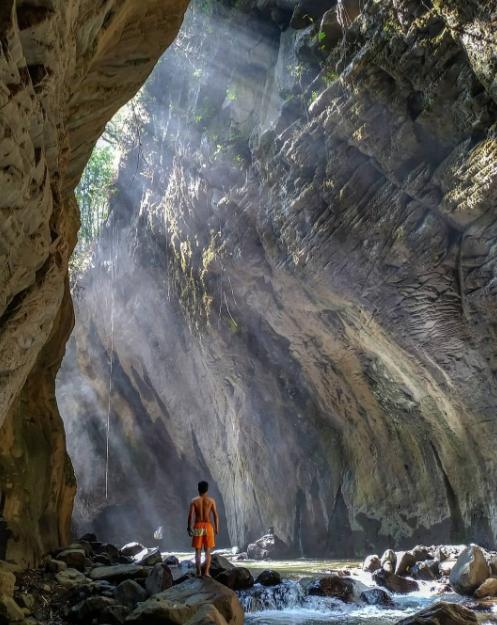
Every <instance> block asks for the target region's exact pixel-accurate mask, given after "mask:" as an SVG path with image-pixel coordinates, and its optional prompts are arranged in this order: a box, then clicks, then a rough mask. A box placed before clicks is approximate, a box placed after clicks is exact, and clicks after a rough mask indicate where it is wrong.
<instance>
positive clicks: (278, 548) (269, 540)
mask: <svg viewBox="0 0 497 625" xmlns="http://www.w3.org/2000/svg"><path fill="white" fill-rule="evenodd" d="M288 554H289V547H288V545H287V544H286V543H285V542H284V541H283V540H281V538H278V536H276V534H275V533H274V532H273V531H272V530H269V531H268V533H267V534H264V536H262V537H261V538H259V539H258V540H256V541H255V543H251V544H250V545H249V546H248V547H247V556H248V557H249V558H250V559H252V560H265V559H267V558H271V559H278V558H285V557H287V556H288Z"/></svg>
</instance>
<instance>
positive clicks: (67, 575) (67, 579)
mask: <svg viewBox="0 0 497 625" xmlns="http://www.w3.org/2000/svg"><path fill="white" fill-rule="evenodd" d="M55 579H56V580H57V582H58V583H59V584H60V585H61V586H65V587H66V588H74V587H75V586H81V585H82V584H85V583H86V582H88V581H89V580H88V578H87V577H86V576H85V575H83V573H81V572H80V571H78V570H77V569H65V570H64V571H60V572H59V573H57V575H56V576H55Z"/></svg>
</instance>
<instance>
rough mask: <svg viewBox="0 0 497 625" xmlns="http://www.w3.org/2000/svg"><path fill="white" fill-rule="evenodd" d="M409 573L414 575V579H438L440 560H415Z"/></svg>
mask: <svg viewBox="0 0 497 625" xmlns="http://www.w3.org/2000/svg"><path fill="white" fill-rule="evenodd" d="M410 575H411V576H412V577H414V579H421V580H424V581H428V582H429V581H433V580H435V579H438V578H439V577H440V575H441V573H440V562H439V561H438V560H425V561H424V562H416V564H415V565H414V566H413V567H412V568H411V572H410Z"/></svg>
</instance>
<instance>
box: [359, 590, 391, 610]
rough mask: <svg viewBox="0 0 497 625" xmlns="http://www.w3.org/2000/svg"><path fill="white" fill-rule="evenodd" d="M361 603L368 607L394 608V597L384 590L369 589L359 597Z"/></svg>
mask: <svg viewBox="0 0 497 625" xmlns="http://www.w3.org/2000/svg"><path fill="white" fill-rule="evenodd" d="M359 598H360V600H361V601H364V603H367V604H368V605H382V606H392V605H393V599H392V597H391V596H390V595H389V594H388V593H387V592H386V591H385V590H383V589H382V588H369V589H368V590H363V592H361V594H360V595H359Z"/></svg>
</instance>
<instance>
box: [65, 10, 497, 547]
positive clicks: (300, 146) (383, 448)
mask: <svg viewBox="0 0 497 625" xmlns="http://www.w3.org/2000/svg"><path fill="white" fill-rule="evenodd" d="M331 4H333V3H331ZM361 5H362V12H361V13H360V14H358V12H359V5H358V4H356V3H354V2H340V3H338V5H336V6H332V7H331V8H330V9H329V10H328V11H327V12H326V13H324V11H325V9H326V8H328V7H326V6H324V5H323V6H321V5H319V3H311V2H308V3H305V2H304V1H302V2H301V3H299V4H296V5H293V6H292V7H290V8H288V6H287V5H284V4H282V3H279V2H276V3H273V2H262V3H260V2H258V3H257V7H255V6H252V5H251V4H250V3H245V4H244V3H237V4H236V6H235V7H227V6H223V5H221V4H218V3H217V4H216V3H214V4H212V3H204V4H202V5H199V6H196V7H194V9H193V10H192V11H191V13H190V15H189V17H188V22H187V24H186V26H185V30H184V31H183V34H182V40H181V42H180V45H178V46H175V47H174V48H171V49H170V50H169V51H168V53H167V54H166V55H165V56H164V57H163V59H162V61H161V63H160V65H159V66H158V67H157V69H156V70H155V73H154V74H153V76H152V78H151V79H150V81H149V83H148V84H147V86H146V89H145V92H144V96H143V100H142V106H143V109H144V111H145V112H146V116H147V122H146V123H145V125H144V128H143V129H142V131H141V133H140V138H139V146H138V145H137V146H136V147H135V148H134V149H132V150H130V152H129V153H128V154H127V156H126V158H125V159H124V161H123V164H122V167H121V171H120V175H119V180H118V185H117V193H116V195H115V196H114V198H113V213H112V218H111V220H110V222H109V224H108V227H107V230H106V231H105V233H104V235H103V237H102V239H101V240H100V241H99V243H98V246H97V249H96V252H95V255H94V258H93V267H92V268H91V269H90V270H89V271H87V272H86V273H85V274H83V275H80V276H79V277H78V280H77V287H76V293H77V295H76V302H77V320H78V321H77V327H76V332H75V336H74V338H73V339H72V341H71V346H70V350H69V352H68V356H67V357H66V360H65V363H64V366H63V369H62V372H61V377H60V387H59V399H60V401H61V405H62V409H63V414H64V417H65V420H66V425H67V427H68V429H69V432H70V434H71V435H70V441H71V447H72V455H73V458H74V461H75V464H76V469H77V473H78V475H79V477H80V499H79V505H78V509H77V513H78V514H77V518H78V521H79V523H82V524H85V523H86V524H89V525H92V524H93V525H95V524H96V525H97V526H98V528H99V529H100V531H102V532H103V533H104V534H105V533H106V534H107V535H108V536H109V537H110V538H116V537H117V536H118V535H121V536H123V534H124V535H125V536H126V537H128V535H129V537H130V538H131V537H132V536H133V535H134V536H139V537H142V538H143V539H144V540H147V539H148V540H149V542H150V537H151V532H152V530H153V528H154V527H156V526H157V525H164V526H165V540H166V543H167V544H169V546H179V545H180V544H181V543H182V541H183V540H184V538H183V537H184V527H183V526H184V520H183V517H182V516H181V509H182V507H183V506H184V505H185V503H186V501H185V499H186V497H187V496H188V494H189V493H188V492H187V491H191V490H192V489H193V488H194V484H195V481H196V479H197V478H199V477H201V476H203V475H207V476H208V477H209V478H210V479H211V480H213V482H214V483H215V484H216V488H217V490H218V491H219V493H220V496H221V498H222V501H223V507H224V512H225V515H226V523H227V526H228V531H229V536H230V539H231V541H232V542H233V543H237V544H240V545H243V544H244V543H246V542H247V541H250V540H251V539H253V538H255V537H256V536H257V535H258V534H260V533H261V531H262V530H264V529H266V527H267V526H268V525H274V526H275V529H276V531H277V533H278V534H279V535H280V536H281V537H282V538H284V539H285V540H286V541H287V542H288V543H290V544H291V545H292V546H293V548H294V551H295V552H296V553H304V554H305V555H324V554H325V553H326V554H333V553H334V554H343V553H345V554H347V555H350V554H351V552H352V551H354V550H355V551H357V552H364V551H366V550H368V549H370V548H373V547H374V548H380V547H381V546H382V545H386V544H397V545H401V544H403V543H413V542H416V541H447V540H455V541H456V540H463V539H472V540H475V541H480V542H494V541H495V538H496V534H497V526H496V525H495V519H496V518H497V517H496V515H495V512H496V506H497V498H496V493H495V488H494V481H495V477H496V469H497V463H496V460H495V444H496V441H497V422H496V419H495V408H496V405H497V386H496V381H495V372H496V360H495V313H496V284H497V282H496V263H495V252H496V248H495V246H496V243H495V241H496V240H497V239H496V228H497V225H496V224H497V222H496V220H495V215H494V206H495V201H496V197H497V167H496V165H497V159H496V156H497V139H496V125H495V123H496V111H497V108H496V106H497V105H496V102H497V87H496V83H495V79H494V77H495V71H494V70H495V66H496V62H497V56H496V52H495V51H496V47H495V44H496V38H495V37H496V35H495V30H494V29H492V28H491V23H492V20H494V22H495V19H496V15H495V11H493V10H492V9H491V8H489V6H490V5H489V3H484V2H476V1H473V2H467V1H466V0H464V1H463V0H451V1H450V2H446V1H445V2H433V3H431V2H427V3H418V2H411V1H409V0H388V1H385V2H374V1H372V0H370V1H365V2H362V3H361ZM323 13H324V15H323ZM194 45H195V46H196V49H197V53H196V55H195V56H194V57H193V58H194V62H193V63H192V58H189V57H188V50H189V49H191V46H194ZM492 68H493V69H492ZM165 84H167V85H170V89H169V90H166V89H165V88H164V85H165ZM110 363H112V382H111V385H112V387H111V389H110V390H111V410H110V459H109V480H110V481H109V485H110V488H109V497H108V499H107V500H106V499H105V497H104V495H103V489H104V474H105V470H104V465H105V462H104V455H105V443H106V441H105V423H106V415H107V408H108V404H107V402H108V397H109V380H110V375H109V369H110ZM78 376H79V379H80V380H81V382H79V381H78V382H77V385H76V386H74V384H71V383H72V381H73V380H75V379H76V378H77V377H78ZM89 466H91V467H92V468H94V469H95V471H93V470H92V471H89V470H88V467H89ZM166 497H167V498H168V499H169V501H172V502H173V504H172V507H171V504H169V505H170V507H169V508H167V507H166V505H165V501H164V500H165V498H166ZM178 515H179V516H178Z"/></svg>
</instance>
